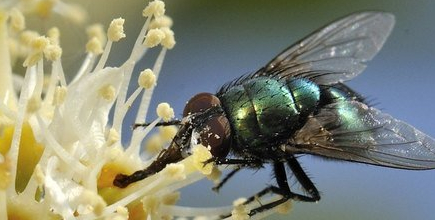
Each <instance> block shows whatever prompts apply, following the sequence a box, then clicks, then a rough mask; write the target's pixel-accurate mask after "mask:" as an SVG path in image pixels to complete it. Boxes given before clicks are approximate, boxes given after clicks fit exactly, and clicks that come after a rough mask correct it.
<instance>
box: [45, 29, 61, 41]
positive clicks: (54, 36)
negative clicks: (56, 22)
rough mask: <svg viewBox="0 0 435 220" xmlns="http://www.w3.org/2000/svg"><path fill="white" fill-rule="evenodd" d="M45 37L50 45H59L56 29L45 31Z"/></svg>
mask: <svg viewBox="0 0 435 220" xmlns="http://www.w3.org/2000/svg"><path fill="white" fill-rule="evenodd" d="M47 37H48V39H49V40H50V44H54V45H59V38H60V31H59V28H57V27H52V28H50V29H49V30H48V31H47Z"/></svg>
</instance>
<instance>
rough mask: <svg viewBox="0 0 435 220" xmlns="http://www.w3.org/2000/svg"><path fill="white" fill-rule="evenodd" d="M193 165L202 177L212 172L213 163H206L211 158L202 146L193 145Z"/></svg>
mask: <svg viewBox="0 0 435 220" xmlns="http://www.w3.org/2000/svg"><path fill="white" fill-rule="evenodd" d="M192 152H193V154H192V157H193V165H194V167H195V168H196V169H197V170H199V171H200V172H201V173H202V174H204V175H210V174H211V172H212V170H213V163H206V161H207V160H209V159H210V158H212V155H211V153H210V151H209V150H208V149H207V148H206V147H204V146H203V145H200V144H199V145H195V146H193V149H192Z"/></svg>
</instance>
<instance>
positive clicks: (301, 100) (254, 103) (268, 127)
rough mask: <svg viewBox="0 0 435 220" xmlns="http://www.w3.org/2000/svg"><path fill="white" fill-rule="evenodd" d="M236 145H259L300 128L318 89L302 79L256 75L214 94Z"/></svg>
mask: <svg viewBox="0 0 435 220" xmlns="http://www.w3.org/2000/svg"><path fill="white" fill-rule="evenodd" d="M218 95H219V99H220V100H221V102H222V106H223V107H224V109H225V112H226V114H227V117H228V119H229V120H230V122H231V124H232V132H233V135H234V137H235V141H236V142H237V143H236V145H238V146H239V147H242V148H246V147H249V148H256V147H262V146H263V145H264V144H271V143H273V142H274V141H280V140H283V139H284V138H288V137H290V136H291V135H292V134H293V133H294V132H295V131H296V130H297V129H300V128H301V127H302V126H303V125H304V123H305V121H306V119H307V116H308V115H309V114H310V113H312V112H313V111H314V110H315V109H316V106H317V104H318V102H319V99H320V89H319V87H318V86H317V85H316V84H314V83H313V82H311V81H309V80H307V79H303V78H289V79H282V80H281V79H275V78H270V77H258V78H253V79H249V80H246V81H244V82H242V83H241V84H240V85H235V86H232V87H230V88H228V90H226V91H225V92H223V93H221V94H218Z"/></svg>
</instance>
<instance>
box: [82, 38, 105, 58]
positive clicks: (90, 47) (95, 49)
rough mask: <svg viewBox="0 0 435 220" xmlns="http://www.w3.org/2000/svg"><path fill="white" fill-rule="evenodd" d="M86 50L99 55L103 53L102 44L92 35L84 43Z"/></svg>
mask: <svg viewBox="0 0 435 220" xmlns="http://www.w3.org/2000/svg"><path fill="white" fill-rule="evenodd" d="M86 52H88V53H93V54H95V55H99V54H102V53H103V45H102V44H101V41H100V40H98V38H97V37H92V38H91V39H90V40H89V41H88V43H87V44H86Z"/></svg>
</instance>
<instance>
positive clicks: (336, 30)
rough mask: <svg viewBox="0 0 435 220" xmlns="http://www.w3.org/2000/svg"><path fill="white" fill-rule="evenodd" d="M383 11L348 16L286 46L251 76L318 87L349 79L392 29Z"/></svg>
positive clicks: (389, 19)
mask: <svg viewBox="0 0 435 220" xmlns="http://www.w3.org/2000/svg"><path fill="white" fill-rule="evenodd" d="M394 23H395V20H394V16H393V15H392V14H389V13H384V12H362V13H356V14H352V15H350V16H347V17H345V18H342V19H340V20H338V21H335V22H333V23H332V24H330V25H327V26H326V27H324V28H321V29H320V30H318V31H316V32H314V33H313V34H311V35H309V36H308V37H306V38H305V39H303V40H301V41H300V42H298V43H296V44H294V45H292V46H290V47H289V48H287V49H286V50H284V51H283V52H282V53H281V54H279V55H278V56H277V57H275V58H274V59H273V60H271V61H270V62H269V63H268V64H267V65H266V66H265V67H264V68H262V69H260V70H259V71H257V72H256V73H255V74H254V75H253V76H252V77H259V76H278V77H283V78H286V77H291V76H293V77H295V76H299V77H307V78H310V79H311V80H313V81H314V82H316V83H318V84H322V85H329V84H336V83H338V82H343V81H347V80H350V79H352V78H353V77H355V76H356V75H358V74H359V73H361V72H362V71H363V70H364V68H365V67H366V65H365V62H366V61H369V60H371V59H372V58H373V57H374V56H375V55H376V53H377V52H378V51H379V50H380V49H381V47H382V45H383V44H384V42H385V40H386V39H387V37H388V36H389V34H390V32H391V30H392V29H393V26H394Z"/></svg>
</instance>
